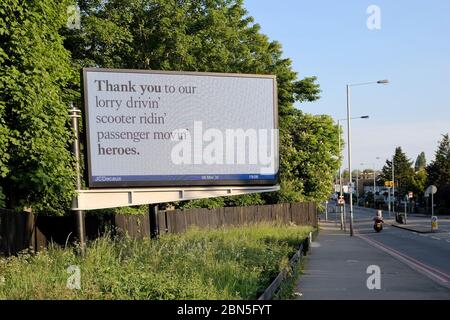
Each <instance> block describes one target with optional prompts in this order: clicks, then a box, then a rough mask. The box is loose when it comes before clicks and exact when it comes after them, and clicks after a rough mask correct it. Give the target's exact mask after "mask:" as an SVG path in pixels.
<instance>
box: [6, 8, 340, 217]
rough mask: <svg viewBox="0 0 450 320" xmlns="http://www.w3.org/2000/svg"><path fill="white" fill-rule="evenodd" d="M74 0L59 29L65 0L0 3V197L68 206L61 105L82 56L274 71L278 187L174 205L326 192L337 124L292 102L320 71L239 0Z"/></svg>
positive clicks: (45, 206) (42, 207) (144, 64)
mask: <svg viewBox="0 0 450 320" xmlns="http://www.w3.org/2000/svg"><path fill="white" fill-rule="evenodd" d="M77 3H78V5H79V8H80V10H81V28H80V29H67V28H62V27H63V26H64V25H65V23H66V21H67V16H66V14H67V13H66V12H67V11H66V8H67V5H68V4H71V2H70V1H69V0H64V1H55V0H49V1H37V0H33V1H27V2H23V1H19V0H7V1H3V2H2V4H1V5H0V9H1V11H0V39H1V40H2V41H1V44H0V63H1V68H0V89H1V90H0V95H1V99H0V178H2V180H1V183H0V185H1V186H2V187H3V192H4V193H5V194H6V201H7V205H8V206H10V207H23V206H31V207H32V208H33V209H34V211H35V212H37V213H39V212H45V213H53V214H61V213H62V212H63V211H64V209H65V208H67V207H68V205H69V201H70V197H71V193H72V190H73V170H72V158H71V156H70V152H69V150H68V147H69V142H70V140H71V130H70V127H69V125H68V123H67V121H68V117H67V116H66V114H67V110H66V109H67V102H68V101H69V100H77V99H79V93H78V92H79V91H80V79H79V69H80V68H81V67H88V66H89V67H114V68H135V69H159V70H184V71H212V72H235V73H255V74H274V75H276V76H277V85H278V106H279V115H280V121H279V123H280V140H281V148H280V151H281V164H280V165H281V168H280V172H281V187H282V191H281V192H279V193H274V194H269V195H263V196H259V195H258V196H255V195H251V196H245V197H233V198H226V199H209V200H208V199H204V200H200V201H194V202H189V203H183V204H180V206H182V207H183V206H184V207H193V206H204V207H211V208H212V207H217V206H223V205H255V204H261V203H264V202H286V201H289V202H291V201H301V200H315V201H322V200H324V199H326V197H327V195H328V194H329V193H330V192H331V182H332V175H333V174H334V173H335V171H336V170H337V161H332V160H330V156H331V155H337V154H338V153H339V152H337V150H335V149H336V145H337V130H336V127H335V126H334V124H333V123H332V121H331V118H329V117H326V116H311V115H307V114H303V113H302V112H300V111H298V110H297V109H295V108H294V103H296V102H300V103H301V102H306V101H308V102H311V101H315V100H317V99H318V98H319V94H320V89H319V86H318V84H317V83H316V80H317V79H316V78H315V77H306V78H304V79H298V77H297V73H296V72H294V71H293V70H292V63H291V60H290V59H286V58H284V57H283V53H282V49H281V45H280V44H279V43H278V42H276V41H270V40H269V38H268V37H267V36H266V35H264V34H262V33H261V31H260V26H259V25H258V24H256V23H254V20H253V18H252V17H250V16H248V13H247V11H246V10H245V8H244V6H243V0H199V1H188V0H180V1H166V0H106V1H100V0H94V1H86V0H79V1H77ZM69 53H70V54H69ZM290 170H292V172H291V171H290ZM133 210H135V209H131V211H133Z"/></svg>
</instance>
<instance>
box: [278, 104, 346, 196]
mask: <svg viewBox="0 0 450 320" xmlns="http://www.w3.org/2000/svg"><path fill="white" fill-rule="evenodd" d="M280 130H281V141H280V152H281V160H280V170H281V171H280V174H281V180H282V184H281V188H282V190H281V192H279V193H277V195H276V197H277V202H285V201H302V200H312V201H317V202H321V201H324V200H326V199H327V198H328V196H329V195H330V194H331V193H332V192H333V180H334V173H335V172H336V171H337V170H338V168H339V161H340V160H339V159H337V160H336V159H335V158H334V157H336V156H337V155H338V154H339V153H340V152H339V150H338V135H337V126H335V125H334V123H333V120H332V118H331V117H329V116H325V115H321V116H313V115H310V114H306V113H303V112H301V111H300V110H297V109H292V111H291V112H290V114H289V115H287V116H285V117H284V119H283V122H281V123H280Z"/></svg>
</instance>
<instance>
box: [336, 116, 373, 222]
mask: <svg viewBox="0 0 450 320" xmlns="http://www.w3.org/2000/svg"><path fill="white" fill-rule="evenodd" d="M351 119H352V120H353V119H369V116H367V115H365V116H359V117H353V118H351ZM344 120H345V121H346V120H348V119H347V118H344V119H338V121H337V122H338V147H339V154H340V152H341V121H344ZM341 167H342V165H341V163H340V164H339V196H340V198H341V197H342V170H341ZM349 175H350V176H351V175H352V174H351V172H349ZM350 180H351V178H350ZM343 228H345V224H344V212H343V207H341V230H342V229H343Z"/></svg>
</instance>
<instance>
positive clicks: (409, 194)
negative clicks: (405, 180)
mask: <svg viewBox="0 0 450 320" xmlns="http://www.w3.org/2000/svg"><path fill="white" fill-rule="evenodd" d="M412 197H413V193H412V192H411V191H410V192H408V198H409V199H411V198H412Z"/></svg>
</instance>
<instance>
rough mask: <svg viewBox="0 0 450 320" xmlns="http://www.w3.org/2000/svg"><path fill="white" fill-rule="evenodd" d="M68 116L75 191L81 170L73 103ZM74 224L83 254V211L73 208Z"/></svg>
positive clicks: (76, 112)
mask: <svg viewBox="0 0 450 320" xmlns="http://www.w3.org/2000/svg"><path fill="white" fill-rule="evenodd" d="M70 118H71V120H72V130H73V132H74V140H73V142H72V153H73V155H74V157H75V175H76V187H77V191H78V190H81V170H80V142H79V132H78V119H80V118H81V111H80V110H79V109H77V108H76V107H75V106H74V104H73V103H71V104H70ZM73 213H74V216H75V225H76V229H77V237H78V242H79V245H80V254H81V256H84V255H85V253H86V240H85V238H86V231H85V221H84V212H83V211H81V210H74V212H73Z"/></svg>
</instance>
